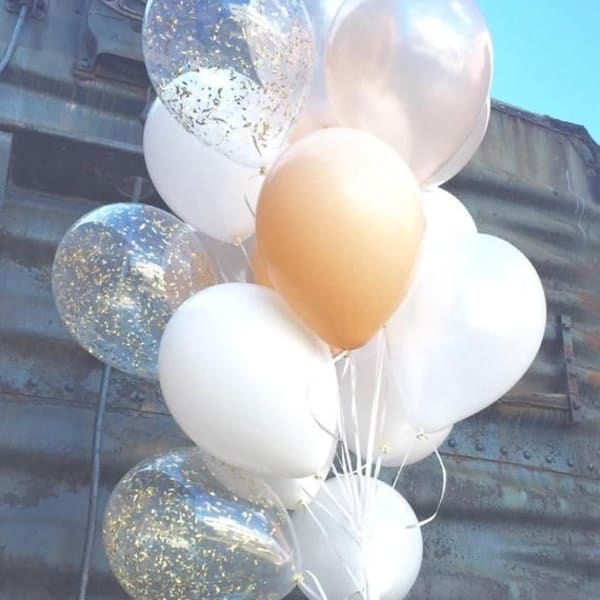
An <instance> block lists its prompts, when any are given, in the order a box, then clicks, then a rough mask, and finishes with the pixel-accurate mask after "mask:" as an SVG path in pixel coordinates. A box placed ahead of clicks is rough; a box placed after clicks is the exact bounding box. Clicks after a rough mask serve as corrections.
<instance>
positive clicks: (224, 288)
mask: <svg viewBox="0 0 600 600" xmlns="http://www.w3.org/2000/svg"><path fill="white" fill-rule="evenodd" d="M159 379H160V386H161V389H162V392H163V395H164V398H165V401H166V403H167V406H168V407H169V410H170V411H171V414H172V415H173V417H174V419H175V421H176V422H177V423H178V425H179V426H180V427H181V428H182V429H183V431H184V432H185V433H186V434H187V435H188V436H189V437H190V438H191V439H192V440H193V441H194V442H195V443H196V444H197V445H198V446H200V447H201V448H203V449H204V450H206V451H207V452H209V453H210V454H212V455H214V456H216V457H217V458H220V459H221V460H223V461H224V462H227V463H229V464H232V465H234V466H237V467H240V468H242V469H246V470H248V471H254V472H256V473H258V474H260V475H263V476H272V477H283V478H299V477H306V476H309V475H311V474H313V473H316V472H317V471H318V470H319V469H321V468H322V467H323V465H324V464H325V462H326V460H327V458H328V456H329V454H330V451H331V439H332V435H335V432H336V422H337V415H338V388H337V379H336V375H335V368H334V366H333V363H332V360H331V354H330V352H329V348H328V346H327V345H326V344H325V343H324V342H323V341H321V340H320V339H319V338H318V337H317V336H316V335H315V334H314V333H312V332H311V331H309V330H308V329H307V328H306V327H305V326H304V325H303V324H302V323H300V321H298V320H297V319H296V318H295V317H294V316H293V315H292V314H291V313H290V312H289V310H288V309H287V307H286V306H285V305H284V303H283V300H281V298H280V297H279V296H278V295H277V294H276V293H275V292H274V291H272V290H271V289H268V288H265V287H262V286H258V285H253V284H248V283H229V284H222V285H217V286H213V287H212V288H210V290H207V293H206V294H196V295H195V296H193V297H192V298H190V299H189V300H188V301H186V302H184V303H183V304H182V305H181V306H180V307H179V309H178V310H177V311H176V312H175V314H174V315H173V317H172V319H171V320H170V322H169V324H168V325H167V328H166V330H165V333H164V334H163V338H162V341H161V345H160V351H159Z"/></svg>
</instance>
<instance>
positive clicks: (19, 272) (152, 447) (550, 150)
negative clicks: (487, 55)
mask: <svg viewBox="0 0 600 600" xmlns="http://www.w3.org/2000/svg"><path fill="white" fill-rule="evenodd" d="M82 4H83V3H81V2H78V1H76V0H67V1H65V2H52V3H51V4H50V11H49V14H48V17H47V20H46V22H44V21H39V22H37V21H36V22H31V23H28V24H27V27H26V28H25V30H24V35H25V37H24V39H23V43H22V45H21V46H20V47H19V48H18V49H17V52H16V53H15V57H14V64H11V67H10V68H9V69H8V70H7V71H6V72H5V74H4V75H3V76H2V78H0V600H55V599H56V600H64V599H65V598H72V597H75V594H76V589H77V577H78V570H79V564H80V558H81V551H82V547H83V535H84V529H85V518H86V510H87V492H88V484H89V449H90V443H91V433H92V427H93V420H94V408H95V405H96V401H97V394H98V391H99V389H100V380H101V374H102V368H101V365H99V363H98V362H97V361H96V360H95V359H93V358H92V357H90V356H89V355H87V354H86V353H85V352H84V351H82V350H81V349H80V348H79V347H78V346H77V345H76V344H75V343H74V342H73V341H72V340H71V338H70V337H69V335H68V333H67V331H66V330H65V328H64V326H63V325H62V323H61V322H60V319H59V317H58V315H57V313H56V310H55V308H54V304H53V300H52V295H51V289H50V268H51V264H52V258H53V254H54V250H55V248H56V245H57V244H58V242H59V240H60V238H61V237H62V235H63V233H64V232H65V231H66V229H67V228H68V227H69V226H70V225H71V224H72V223H73V222H74V221H75V220H76V219H77V218H78V217H79V216H81V215H82V214H84V213H85V212H87V211H88V210H90V209H92V208H94V207H96V206H98V205H99V204H100V203H103V202H113V201H117V200H121V199H122V197H123V194H126V193H127V191H128V182H129V183H130V182H131V181H132V179H133V177H135V176H137V175H145V171H144V166H143V160H142V159H141V147H140V142H141V122H140V120H139V114H140V113H141V112H142V111H143V108H144V103H145V97H146V90H145V89H143V88H141V87H138V88H136V87H134V86H127V85H123V84H122V82H119V81H109V80H102V79H100V78H98V77H97V76H95V75H94V73H88V75H87V77H81V73H78V72H77V70H76V69H75V70H73V64H74V54H77V52H78V50H77V48H76V44H75V43H74V42H73V39H75V38H76V36H77V33H78V31H79V25H80V20H81V14H79V13H78V12H77V10H78V7H80V6H81V5H82ZM96 4H97V3H96ZM2 10H3V9H2V8H1V7H0V47H1V46H2V42H3V40H5V39H6V37H7V32H8V30H9V29H10V25H11V21H10V19H9V18H5V14H4V13H3V12H2ZM49 23H51V24H52V28H50V27H48V24H49ZM123 54H124V55H127V52H126V51H124V52H123ZM42 59H43V60H42ZM40 61H41V62H40ZM82 143H83V146H82ZM33 158H34V159H33ZM57 174H59V175H60V176H57ZM69 176H70V177H71V178H72V181H70V180H68V178H69ZM448 188H449V189H450V190H451V191H453V192H455V193H456V194H457V195H458V196H459V197H460V198H461V199H462V200H463V201H464V202H465V204H466V205H467V206H468V207H469V209H470V210H471V212H472V214H473V215H474V217H475V219H476V221H477V223H478V226H479V228H480V230H481V231H485V232H489V233H494V234H497V235H500V236H501V237H504V238H506V239H508V240H510V241H511V242H513V243H514V244H515V245H517V246H518V247H519V248H521V249H522V250H523V251H524V252H525V253H526V254H527V255H528V256H529V257H530V258H531V259H532V260H533V262H534V263H535V265H536V267H537V268H538V269H539V271H540V274H541V276H542V278H543V282H544V286H545V289H546V293H547V297H548V300H549V315H548V324H547V328H546V336H545V341H544V344H543V348H542V351H541V352H540V355H539V357H538V359H537V360H536V362H535V364H534V366H533V368H532V369H531V371H530V372H529V373H528V375H527V376H526V377H525V378H524V380H523V381H522V382H521V383H520V384H518V385H517V386H516V388H515V389H514V390H512V391H511V392H510V393H509V394H508V395H507V397H505V398H504V399H503V400H502V401H500V402H498V403H496V404H495V405H494V406H493V407H491V408H490V409H488V410H486V411H485V412H484V413H482V414H480V415H477V416H475V417H473V418H471V419H468V420H467V421H465V422H463V423H461V424H459V425H458V426H456V427H455V429H454V431H453V433H452V435H451V436H450V438H449V439H448V440H447V442H446V443H445V445H444V447H443V454H444V459H445V462H446V466H447V469H448V474H449V481H448V491H447V495H446V501H445V503H444V505H443V507H442V511H441V514H440V516H439V517H438V519H437V520H436V521H435V522H434V523H433V524H431V525H430V526H428V527H426V528H425V529H424V532H423V533H424V540H425V560H424V564H423V570H422V572H421V575H420V576H419V579H418V581H417V583H416V585H415V588H414V590H413V592H412V593H411V595H410V598H411V599H413V600H417V599H419V600H421V599H423V600H441V599H444V600H458V599H460V600H480V599H481V598H487V599H488V600H505V599H510V600H542V599H543V600H567V599H568V600H597V599H598V598H600V150H599V148H598V146H597V145H596V144H595V143H594V142H593V141H592V140H591V139H590V138H589V136H587V134H586V133H585V130H583V128H580V127H578V126H574V125H570V124H566V123H561V122H558V121H555V120H553V119H549V118H544V117H539V116H536V115H531V114H529V113H525V112H523V111H520V110H518V109H515V108H513V107H508V106H504V105H500V104H498V103H495V104H494V110H493V112H492V119H491V124H490V128H489V131H488V134H487V136H486V139H485V141H484V143H483V145H482V147H481V149H480V151H479V152H478V154H477V156H476V157H475V159H474V160H473V161H472V162H471V163H470V164H469V166H468V167H467V168H466V169H465V170H464V171H463V173H461V175H460V176H458V177H457V178H455V179H454V180H453V181H452V182H450V184H449V186H448ZM149 201H151V202H159V200H158V199H157V198H156V197H150V198H149ZM560 315H568V316H569V317H571V319H572V327H571V329H570V331H571V333H572V337H573V344H574V355H575V362H574V366H575V369H576V372H577V375H578V384H579V392H580V400H579V404H580V406H579V408H577V409H576V410H573V406H571V407H570V405H569V398H568V393H567V392H568V389H567V378H566V364H565V358H564V351H563V344H562V337H561V330H560V327H559V326H558V321H557V319H558V318H559V316H560ZM113 373H114V374H113V377H112V379H111V383H110V386H109V409H108V413H107V415H106V421H105V423H106V424H105V442H104V449H103V455H102V460H103V463H102V464H103V466H102V479H101V498H100V501H101V505H103V504H104V503H105V501H106V498H107V496H108V494H109V493H110V490H111V489H112V487H113V485H114V484H115V483H116V482H117V480H118V479H119V477H120V476H121V475H122V474H123V473H124V472H125V471H126V470H127V469H128V468H130V467H131V466H133V464H135V463H136V462H137V461H139V460H140V459H142V458H143V457H145V456H148V455H150V454H152V453H155V452H157V451H161V450H164V449H167V448H170V447H174V446H177V445H182V444H186V443H188V442H187V441H186V439H185V438H184V436H183V435H182V434H181V433H180V432H179V431H178V429H177V428H176V426H175V425H174V423H173V421H172V419H171V418H170V416H169V415H168V414H167V411H166V408H165V406H164V404H163V402H162V399H161V397H160V393H159V391H158V389H157V386H156V385H153V384H151V383H148V382H140V381H138V380H135V379H133V378H130V377H128V376H126V375H122V374H119V373H118V372H113ZM573 416H575V417H576V418H575V419H574V418H573ZM386 476H389V474H386ZM400 485H401V491H402V492H403V493H405V495H406V496H407V497H408V498H409V500H410V501H411V502H413V503H414V505H415V507H416V509H417V512H418V513H419V514H420V515H423V516H426V515H427V514H429V512H430V511H431V510H432V509H433V508H434V506H435V502H436V499H437V494H438V491H439V485H440V475H439V471H438V467H437V465H436V463H435V461H434V460H429V459H428V460H427V461H425V462H424V463H420V464H418V465H415V466H413V467H410V468H409V469H407V471H406V473H405V475H404V476H403V477H402V480H401V484H400ZM99 542H100V540H99V539H97V542H96V547H95V556H94V568H93V573H92V579H91V583H90V589H89V598H90V599H93V600H100V599H102V600H117V599H119V600H125V598H126V595H125V594H124V592H122V591H121V590H120V588H119V586H118V584H117V583H116V582H115V581H114V579H113V578H112V576H111V575H110V572H109V569H108V566H107V564H106V560H105V557H104V555H103V551H102V547H101V543H99ZM399 568H401V565H399Z"/></svg>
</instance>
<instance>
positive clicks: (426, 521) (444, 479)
mask: <svg viewBox="0 0 600 600" xmlns="http://www.w3.org/2000/svg"><path fill="white" fill-rule="evenodd" d="M422 435H424V434H422ZM425 439H426V438H425ZM431 445H432V446H433V451H434V452H435V456H436V458H437V459H438V463H439V464H440V468H441V469H442V491H441V493H440V499H439V500H438V503H437V506H436V508H435V511H434V513H433V514H432V515H431V516H430V517H428V518H427V519H423V520H422V521H419V523H418V524H417V525H418V526H419V527H424V526H425V525H429V523H431V522H432V521H434V520H435V519H436V518H437V516H438V514H439V512H440V508H442V504H443V502H444V497H445V495H446V484H447V481H448V474H447V472H446V466H445V465H444V461H443V460H442V456H441V454H440V453H439V451H438V449H437V448H436V446H435V444H431ZM414 526H416V525H413V526H412V527H414Z"/></svg>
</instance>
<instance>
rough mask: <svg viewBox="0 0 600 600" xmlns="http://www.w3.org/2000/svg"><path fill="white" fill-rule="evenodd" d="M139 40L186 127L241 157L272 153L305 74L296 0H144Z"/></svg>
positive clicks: (295, 108) (304, 22)
mask: <svg viewBox="0 0 600 600" xmlns="http://www.w3.org/2000/svg"><path fill="white" fill-rule="evenodd" d="M142 42H143V49H144V60H145V63H146V68H147V70H148V74H149V76H150V80H151V82H152V84H153V85H154V88H155V89H156V92H157V94H158V96H159V98H160V99H161V100H162V102H163V103H164V105H165V106H166V108H167V109H168V110H169V112H170V113H171V114H173V115H174V116H175V118H176V119H177V120H178V121H179V122H180V123H181V124H182V125H183V126H184V127H185V129H186V130H187V131H189V132H190V133H193V134H194V135H196V136H198V137H199V138H200V139H201V140H202V141H204V142H205V143H206V144H208V145H210V146H213V147H214V148H215V149H216V150H218V151H219V152H222V153H223V154H225V155H226V156H229V157H230V158H233V159H234V160H236V161H238V162H241V163H242V164H247V165H251V166H262V165H267V164H269V162H270V161H271V160H272V159H273V158H274V157H275V156H276V154H278V152H279V149H280V148H281V146H282V145H283V143H284V142H285V139H286V137H287V134H288V132H289V129H290V127H291V126H292V124H293V122H294V121H295V119H296V118H297V116H298V114H299V112H300V109H301V107H302V101H303V99H304V96H305V95H306V93H307V91H308V87H309V85H310V81H311V75H312V73H311V69H312V63H313V43H312V33H311V29H310V21H309V18H308V15H307V14H306V9H305V8H304V5H303V3H302V2H301V0H256V1H252V2H237V1H236V0H211V1H206V0H177V2H173V0H152V1H151V2H149V3H148V6H147V8H146V15H145V18H144V25H143V30H142Z"/></svg>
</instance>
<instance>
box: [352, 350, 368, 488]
mask: <svg viewBox="0 0 600 600" xmlns="http://www.w3.org/2000/svg"><path fill="white" fill-rule="evenodd" d="M350 363H351V364H350V387H351V391H352V406H351V418H352V429H353V433H354V452H355V453H356V463H357V469H356V471H357V478H358V488H359V490H360V493H361V494H362V493H363V492H364V489H365V478H364V476H363V472H362V464H363V462H362V448H361V444H360V430H359V426H358V405H357V402H356V363H355V361H354V360H352V359H351V360H350Z"/></svg>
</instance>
